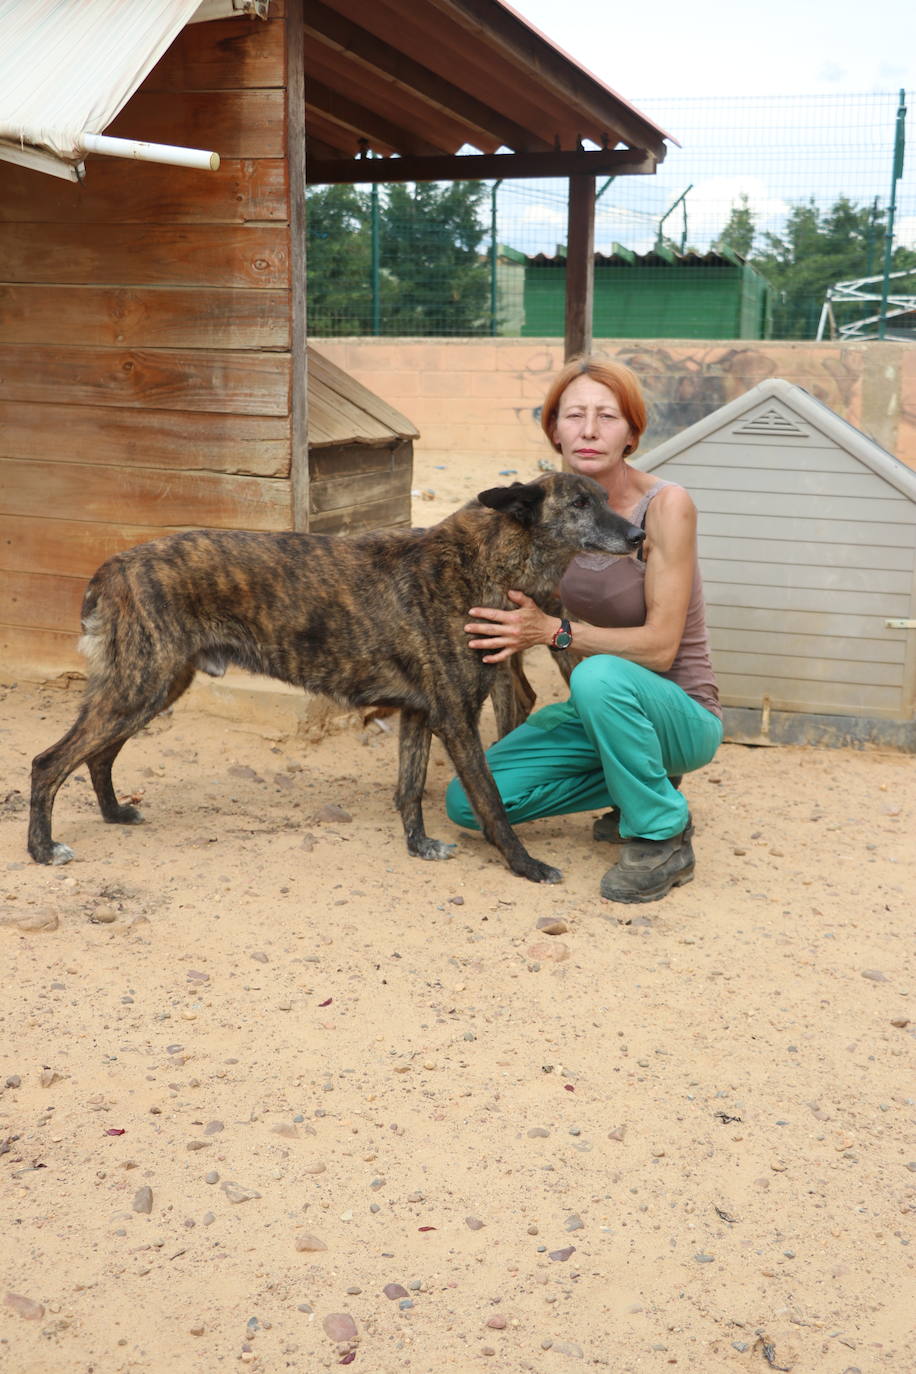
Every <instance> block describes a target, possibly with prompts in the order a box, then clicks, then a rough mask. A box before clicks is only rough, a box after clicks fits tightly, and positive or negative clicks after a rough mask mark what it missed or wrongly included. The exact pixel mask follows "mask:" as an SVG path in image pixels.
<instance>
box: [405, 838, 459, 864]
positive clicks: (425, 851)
mask: <svg viewBox="0 0 916 1374" xmlns="http://www.w3.org/2000/svg"><path fill="white" fill-rule="evenodd" d="M457 848H458V846H457V845H455V844H446V843H445V842H444V840H431V839H430V838H429V836H428V835H424V836H423V838H422V839H418V840H414V841H413V843H412V844H410V845H409V846H408V849H409V852H410V853H411V854H413V855H414V857H415V858H417V859H450V858H451V857H452V855H453V854H454V852H455V850H456V849H457Z"/></svg>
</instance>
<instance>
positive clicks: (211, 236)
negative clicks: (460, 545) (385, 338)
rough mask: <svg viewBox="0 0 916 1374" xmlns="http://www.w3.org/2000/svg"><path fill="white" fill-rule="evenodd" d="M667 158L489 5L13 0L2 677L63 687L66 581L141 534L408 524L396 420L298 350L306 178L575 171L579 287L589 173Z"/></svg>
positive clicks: (1, 262)
mask: <svg viewBox="0 0 916 1374" xmlns="http://www.w3.org/2000/svg"><path fill="white" fill-rule="evenodd" d="M55 64H56V65H55ZM93 83H95V86H93ZM80 100H82V101H83V106H82V107H80V109H79V110H78V109H77V108H76V107H77V106H78V105H79V101H80ZM68 102H69V103H68ZM666 137H667V136H666V135H665V134H664V132H663V131H662V130H660V129H658V128H657V127H656V126H655V125H654V124H652V123H651V122H650V121H648V120H646V119H645V118H644V117H643V116H642V115H640V114H639V113H638V111H635V110H633V109H632V107H630V106H629V105H628V104H627V103H626V102H625V101H623V100H622V99H621V98H620V97H619V96H617V95H615V94H614V92H612V91H609V90H608V89H607V88H606V87H604V86H603V85H601V83H599V82H597V81H596V80H595V78H594V77H591V76H590V75H589V74H588V73H587V72H585V71H584V70H583V69H582V68H580V67H579V66H577V64H576V63H574V62H572V61H571V60H570V59H569V58H568V57H566V56H565V55H564V54H563V53H561V52H560V51H559V50H558V49H556V48H555V47H554V46H553V45H552V44H551V43H550V42H549V41H548V40H547V39H546V38H544V37H543V36H542V35H540V34H539V33H537V32H536V31H535V30H533V29H531V28H529V26H528V25H526V24H525V23H524V22H523V21H522V20H521V19H520V18H519V17H518V16H517V15H516V14H515V13H514V12H513V11H512V10H510V9H509V8H508V7H507V6H505V5H503V4H501V3H500V0H427V2H426V3H423V4H417V3H416V2H415V0H385V2H384V3H375V4H372V5H366V4H364V3H360V2H358V0H310V3H309V4H308V5H306V4H305V3H304V0H204V3H202V4H201V3H200V0H144V3H143V4H142V5H140V4H137V5H134V4H132V3H124V0H7V3H6V4H5V5H3V6H2V7H0V666H2V668H3V670H4V672H5V673H6V674H7V675H8V676H12V675H13V674H14V673H15V672H20V673H23V674H24V675H27V676H36V675H40V676H48V675H51V674H54V673H60V672H63V671H66V670H70V669H77V668H79V667H80V663H81V660H80V659H79V658H78V656H77V654H76V650H75V643H76V638H77V634H78V629H79V607H80V601H81V597H82V592H83V588H84V585H85V580H86V578H87V577H88V576H89V575H90V574H91V573H92V572H93V570H94V569H95V568H96V567H97V566H98V564H99V563H100V562H101V561H102V560H103V559H104V558H105V557H107V556H109V555H110V554H112V553H114V552H115V551H117V550H119V549H122V548H125V547H128V546H130V545H131V544H134V543H137V542H139V541H141V540H144V539H148V538H153V537H155V536H157V535H158V534H160V533H162V532H164V531H167V530H174V529H181V528H193V527H197V526H218V527H238V528H243V529H252V530H271V529H284V528H290V527H292V528H296V529H301V530H307V529H313V530H340V531H349V530H356V529H359V528H366V527H367V526H372V525H387V524H402V523H406V522H407V521H408V520H409V507H410V470H409V469H410V443H411V441H412V438H413V437H415V431H414V430H413V428H412V426H411V425H410V422H409V421H407V420H404V418H403V417H401V416H397V415H396V413H395V412H393V411H391V409H390V407H386V406H385V405H384V403H383V402H380V401H378V399H377V398H375V399H371V398H368V397H367V394H366V393H365V392H364V391H363V390H362V389H361V388H357V387H356V384H355V383H352V382H351V383H349V384H348V383H346V382H345V381H342V379H341V376H340V375H339V374H335V373H334V371H333V370H332V369H330V367H329V365H328V364H326V363H325V362H324V361H322V360H321V359H319V358H317V357H315V356H314V355H313V356H312V357H311V358H309V355H308V350H307V344H306V300H305V283H306V273H305V213H306V183H307V181H312V182H323V183H329V182H334V181H337V182H341V181H350V182H366V181H370V180H377V181H394V180H404V181H407V180H409V181H421V180H451V179H457V178H461V179H466V178H478V177H481V178H486V177H498V176H518V177H522V176H524V177H531V176H542V175H543V176H557V175H565V176H568V177H569V178H570V242H571V245H572V246H573V249H575V245H577V244H578V245H579V249H580V250H581V251H579V252H578V256H577V258H576V263H577V264H578V267H575V270H580V280H582V281H584V282H585V284H586V287H587V286H588V273H589V270H590V267H589V264H590V262H591V250H590V248H589V246H588V238H589V233H590V231H591V227H592V226H593V206H594V183H595V177H596V176H597V175H611V174H615V175H629V174H651V172H653V171H654V169H655V166H656V164H657V163H658V162H659V161H660V160H661V159H662V158H663V157H664V155H665V151H666V148H665V139H666ZM110 140H123V141H124V142H122V143H120V144H118V143H114V142H110ZM151 142H152V143H155V144H160V145H165V147H164V151H163V150H162V149H159V150H157V149H156V148H153V149H151V148H150V147H149V144H150V143H151ZM469 148H470V149H476V150H478V151H477V152H468V151H464V152H462V153H461V154H460V155H459V150H461V149H464V150H467V149H469ZM195 150H196V151H195ZM109 153H113V154H118V155H111V156H109V155H108V154H109ZM367 154H371V155H372V156H366V155H367ZM151 157H152V158H157V157H168V158H170V160H171V161H170V162H164V161H155V160H152V161H150V160H146V159H147V158H151ZM182 162H183V163H184V164H185V165H171V164H174V163H182ZM586 250H587V251H586ZM574 266H575V265H574ZM575 270H574V269H573V268H571V272H572V276H573V277H575ZM582 274H584V275H582ZM572 288H573V283H572V282H571V289H572ZM575 289H576V290H577V291H578V287H576V288H575ZM584 301H585V302H586V303H587V291H586V293H585V297H581V293H580V294H578V295H577V296H576V308H575V311H574V312H573V314H574V319H573V325H572V326H571V328H572V331H573V332H572V333H570V334H569V337H570V339H571V340H572V341H573V344H574V345H575V346H583V345H584V346H587V344H588V326H589V321H590V306H589V308H588V310H587V312H586V313H583V311H584V310H585V305H584V304H583V302H584ZM576 312H578V313H576ZM310 368H311V370H312V373H313V377H314V386H313V394H312V400H313V404H314V410H315V414H314V418H313V419H312V418H310V417H309V413H308V403H309V388H310V383H309V379H308V378H309V370H310ZM310 450H311V452H310Z"/></svg>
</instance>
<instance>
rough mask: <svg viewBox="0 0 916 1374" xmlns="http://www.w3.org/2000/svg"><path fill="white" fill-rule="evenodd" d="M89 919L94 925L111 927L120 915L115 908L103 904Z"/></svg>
mask: <svg viewBox="0 0 916 1374" xmlns="http://www.w3.org/2000/svg"><path fill="white" fill-rule="evenodd" d="M89 919H90V921H91V922H92V923H93V925H97V926H110V925H111V924H112V922H113V921H116V920H117V919H118V913H117V911H116V910H115V908H114V907H113V906H109V905H108V904H107V903H106V902H103V903H102V905H101V906H97V907H96V909H95V911H93V913H92V915H91V916H90V917H89Z"/></svg>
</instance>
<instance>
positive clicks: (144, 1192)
mask: <svg viewBox="0 0 916 1374" xmlns="http://www.w3.org/2000/svg"><path fill="white" fill-rule="evenodd" d="M131 1206H132V1207H133V1209H134V1211H135V1212H147V1213H148V1212H151V1211H152V1210H153V1190H152V1188H150V1187H148V1186H147V1185H146V1184H144V1186H143V1187H142V1188H138V1189H137V1191H136V1192H135V1193H134V1200H133V1202H132V1203H131Z"/></svg>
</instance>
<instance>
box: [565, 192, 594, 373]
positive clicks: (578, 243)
mask: <svg viewBox="0 0 916 1374" xmlns="http://www.w3.org/2000/svg"><path fill="white" fill-rule="evenodd" d="M594 294H595V178H594V177H593V176H574V177H570V178H569V220H568V228H567V233H566V357H567V358H572V357H575V356H577V355H579V354H584V353H589V352H591V347H592V305H593V302H594Z"/></svg>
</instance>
